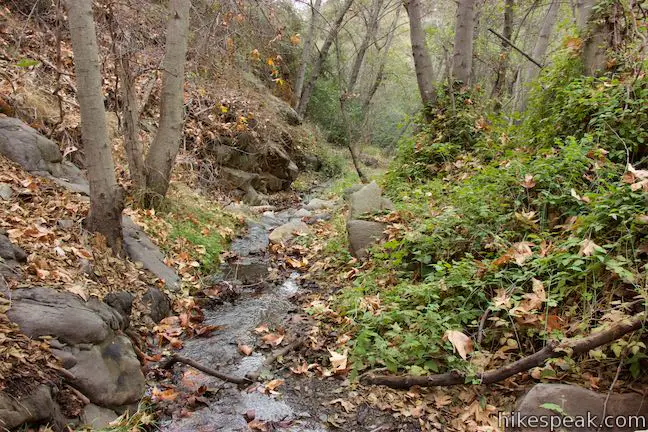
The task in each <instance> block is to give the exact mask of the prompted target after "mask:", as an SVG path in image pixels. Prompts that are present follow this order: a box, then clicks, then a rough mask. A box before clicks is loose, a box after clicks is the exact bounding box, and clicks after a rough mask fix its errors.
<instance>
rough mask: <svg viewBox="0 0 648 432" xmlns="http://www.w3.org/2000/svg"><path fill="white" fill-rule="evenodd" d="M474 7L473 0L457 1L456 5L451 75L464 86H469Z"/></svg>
mask: <svg viewBox="0 0 648 432" xmlns="http://www.w3.org/2000/svg"><path fill="white" fill-rule="evenodd" d="M474 7H475V0H459V3H458V4H457V22H456V25H455V40H454V52H453V54H452V74H453V75H454V76H453V78H454V79H456V80H459V81H461V82H463V83H464V84H470V74H471V71H472V57H473V30H474V25H473V22H474V19H475V9H474Z"/></svg>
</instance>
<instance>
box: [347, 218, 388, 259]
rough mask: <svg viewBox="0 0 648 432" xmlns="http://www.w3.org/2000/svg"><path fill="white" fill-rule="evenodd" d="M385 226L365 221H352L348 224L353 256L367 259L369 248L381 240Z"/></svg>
mask: <svg viewBox="0 0 648 432" xmlns="http://www.w3.org/2000/svg"><path fill="white" fill-rule="evenodd" d="M384 230H385V224H383V223H380V222H372V221H365V220H350V221H348V222H347V233H348V236H349V248H350V251H351V254H352V255H353V256H354V257H356V258H358V259H365V258H366V257H367V255H368V253H367V248H369V247H370V246H371V245H372V244H374V243H375V242H376V241H377V240H379V239H380V238H381V237H382V235H383V231H384Z"/></svg>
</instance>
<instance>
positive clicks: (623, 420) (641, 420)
mask: <svg viewBox="0 0 648 432" xmlns="http://www.w3.org/2000/svg"><path fill="white" fill-rule="evenodd" d="M498 422H499V426H500V428H502V430H504V431H513V430H519V429H524V428H543V429H545V430H546V429H548V430H550V431H560V430H565V429H566V430H571V429H572V428H574V429H578V430H592V431H597V430H601V431H603V430H610V429H624V430H632V431H637V432H639V431H642V432H643V431H646V429H648V421H647V419H646V417H644V416H640V415H636V416H633V415H630V416H600V415H596V414H592V413H590V412H588V413H586V415H577V416H569V415H557V414H550V415H531V414H523V413H521V412H518V411H513V412H511V413H503V412H500V413H498Z"/></svg>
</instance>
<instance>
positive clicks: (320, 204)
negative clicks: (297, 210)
mask: <svg viewBox="0 0 648 432" xmlns="http://www.w3.org/2000/svg"><path fill="white" fill-rule="evenodd" d="M333 207H335V201H327V200H323V199H320V198H313V199H312V200H310V201H309V202H308V204H306V205H305V206H304V208H305V209H306V210H325V209H330V208H333Z"/></svg>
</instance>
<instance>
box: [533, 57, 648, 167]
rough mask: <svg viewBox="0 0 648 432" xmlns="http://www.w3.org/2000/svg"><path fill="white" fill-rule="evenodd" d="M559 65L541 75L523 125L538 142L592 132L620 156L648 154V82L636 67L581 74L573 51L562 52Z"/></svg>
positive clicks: (541, 144)
mask: <svg viewBox="0 0 648 432" xmlns="http://www.w3.org/2000/svg"><path fill="white" fill-rule="evenodd" d="M558 60H559V62H558V65H557V67H555V68H551V69H549V71H547V73H545V74H543V75H542V76H541V79H540V81H539V82H538V83H537V85H536V88H535V91H534V94H535V98H534V101H533V102H532V104H531V106H530V110H529V117H528V118H527V119H526V121H525V124H524V127H523V130H522V131H523V136H524V138H526V139H527V140H528V142H529V143H531V144H532V145H534V146H537V147H545V146H547V145H551V143H552V141H553V140H554V139H556V138H560V139H564V138H566V137H568V136H574V137H576V138H577V139H579V138H581V137H583V136H584V135H585V134H588V135H591V137H592V139H593V140H594V142H595V143H597V144H598V145H599V146H601V147H602V148H604V149H606V150H608V151H609V152H610V158H611V159H612V160H614V161H617V162H624V161H626V158H627V159H629V160H639V159H641V158H642V157H645V156H646V155H647V154H648V128H646V125H647V124H648V82H647V81H646V79H645V78H640V77H639V76H637V75H636V74H635V73H631V72H627V73H626V72H619V73H614V74H612V75H611V76H610V75H608V76H602V77H591V76H580V75H579V62H578V60H577V59H575V58H573V57H572V56H569V55H565V56H564V57H558Z"/></svg>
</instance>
